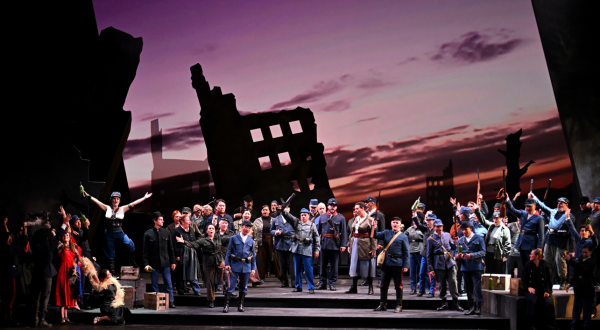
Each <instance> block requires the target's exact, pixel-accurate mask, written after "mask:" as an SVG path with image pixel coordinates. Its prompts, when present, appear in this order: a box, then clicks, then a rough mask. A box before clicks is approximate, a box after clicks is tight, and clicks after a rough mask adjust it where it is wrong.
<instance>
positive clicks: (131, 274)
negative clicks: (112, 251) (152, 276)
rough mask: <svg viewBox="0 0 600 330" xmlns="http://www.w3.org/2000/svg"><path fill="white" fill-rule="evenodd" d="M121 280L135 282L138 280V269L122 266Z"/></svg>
mask: <svg viewBox="0 0 600 330" xmlns="http://www.w3.org/2000/svg"><path fill="white" fill-rule="evenodd" d="M120 278H121V279H122V280H137V279H138V278H140V269H139V268H137V267H133V266H123V267H121V277H120Z"/></svg>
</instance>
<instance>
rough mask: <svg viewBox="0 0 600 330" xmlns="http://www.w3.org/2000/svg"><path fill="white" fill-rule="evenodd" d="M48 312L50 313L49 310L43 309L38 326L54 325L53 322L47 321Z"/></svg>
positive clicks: (47, 326) (49, 326)
mask: <svg viewBox="0 0 600 330" xmlns="http://www.w3.org/2000/svg"><path fill="white" fill-rule="evenodd" d="M46 313H48V311H43V312H42V314H41V315H40V319H39V321H38V324H37V326H38V327H40V328H51V327H52V324H49V323H48V322H46Z"/></svg>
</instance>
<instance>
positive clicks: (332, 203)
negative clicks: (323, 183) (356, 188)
mask: <svg viewBox="0 0 600 330" xmlns="http://www.w3.org/2000/svg"><path fill="white" fill-rule="evenodd" d="M327 205H337V199H335V198H330V199H329V200H328V201H327Z"/></svg>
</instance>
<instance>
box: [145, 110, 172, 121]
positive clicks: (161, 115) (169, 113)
mask: <svg viewBox="0 0 600 330" xmlns="http://www.w3.org/2000/svg"><path fill="white" fill-rule="evenodd" d="M174 114H175V113H174V112H165V113H158V114H154V113H151V114H149V115H145V116H143V117H142V118H140V121H147V120H154V119H159V118H165V117H170V116H172V115H174Z"/></svg>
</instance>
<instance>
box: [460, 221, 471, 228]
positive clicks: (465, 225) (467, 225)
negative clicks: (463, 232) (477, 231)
mask: <svg viewBox="0 0 600 330" xmlns="http://www.w3.org/2000/svg"><path fill="white" fill-rule="evenodd" d="M467 227H470V228H471V229H473V223H472V222H471V221H463V222H462V223H461V224H460V229H467Z"/></svg>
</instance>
